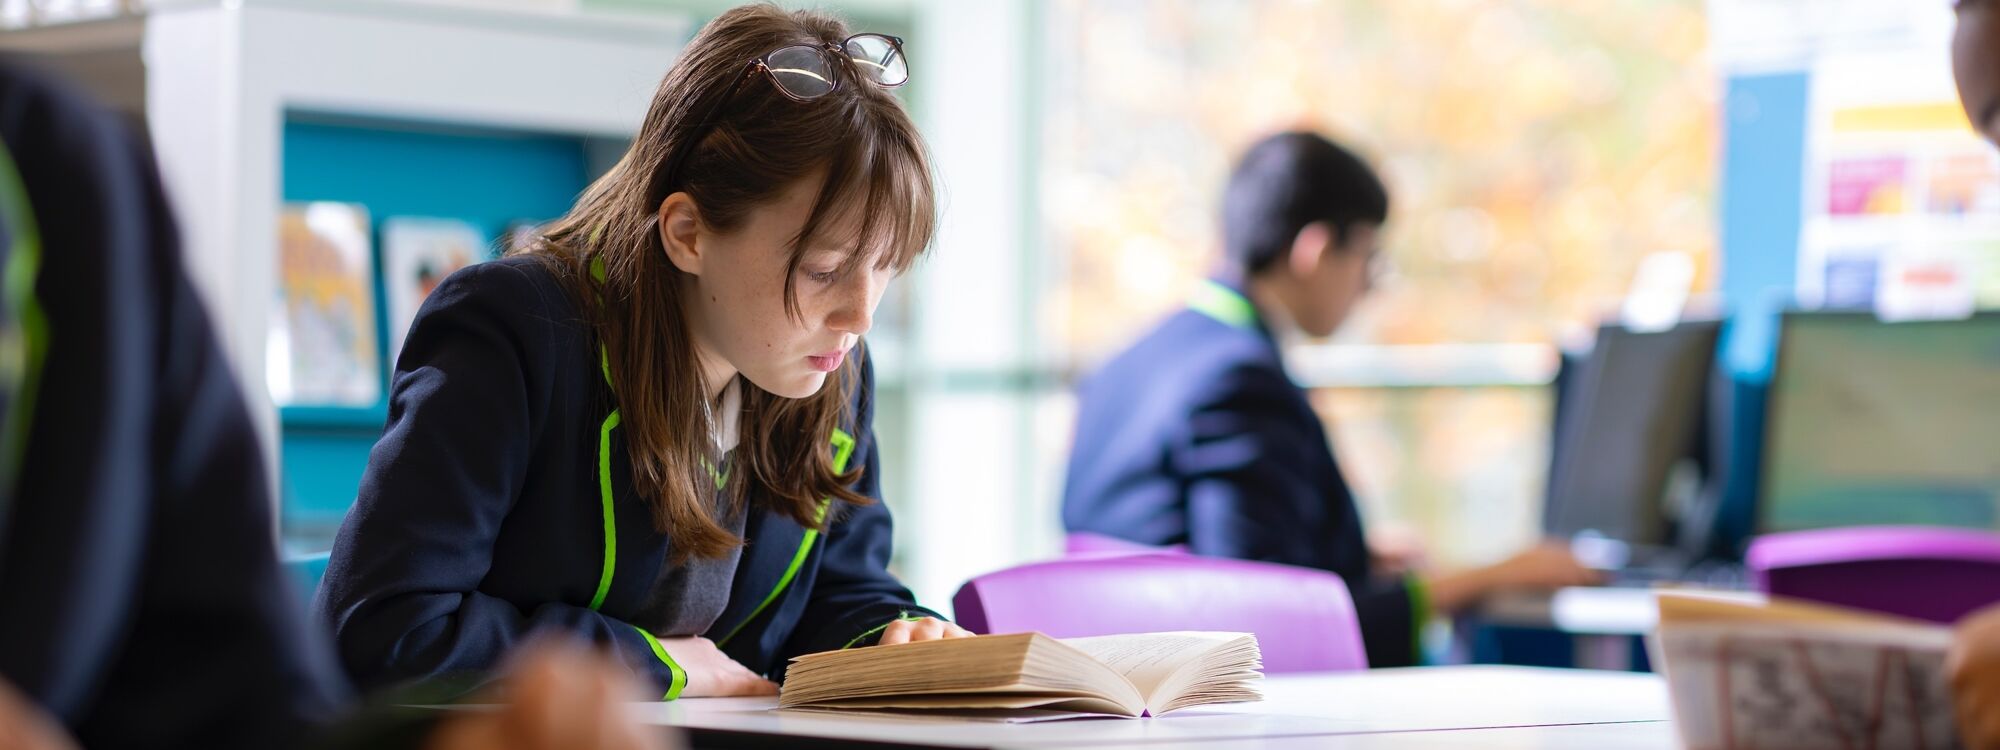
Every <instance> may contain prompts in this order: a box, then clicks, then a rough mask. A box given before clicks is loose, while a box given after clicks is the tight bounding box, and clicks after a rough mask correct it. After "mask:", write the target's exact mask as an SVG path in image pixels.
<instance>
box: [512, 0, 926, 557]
mask: <svg viewBox="0 0 2000 750" xmlns="http://www.w3.org/2000/svg"><path fill="white" fill-rule="evenodd" d="M847 36H848V31H847V29H846V27H845V25H844V24H843V23H841V21H840V20H839V19H837V18H834V17H832V16H830V15H826V14H823V13H818V12H811V11H787V10H784V9H782V8H779V7H777V6H775V5H769V4H760V5H746V6H742V7H738V8H735V9H732V10H730V11H728V12H726V13H723V14H722V15H721V16H718V17H717V18H716V19H715V20H713V21H711V22H709V24H708V25H707V26H706V27H704V28H703V29H702V30H701V32H700V33H699V34H696V35H695V38H694V39H693V40H692V41H690V42H688V44H687V46H686V48H684V49H683V50H682V52H681V57H680V59H679V60H678V61H676V62H675V63H674V65H673V67H672V68H671V69H669V70H668V71H667V74H666V78H665V79H664V80H662V81H661V82H660V87H659V90H658V91H657V92H656V93H655V94H654V95H653V103H652V107H651V108H650V109H649V110H648V111H647V113H646V121H645V124H644V125H643V126H642V127H641V128H640V130H639V134H638V136H637V138H635V139H634V140H633V142H632V147H631V149H630V150H628V151H626V152H625V156H624V157H623V158H621V159H620V160H619V161H618V163H617V165H616V166H613V167H612V168H611V170H610V171H609V172H607V173H606V174H605V175H604V176H603V177H602V178H599V179H598V180H597V181H596V182H595V183H593V184H591V186H590V187H589V188H588V189H587V190H585V191H584V193H583V196H582V197H581V198H579V199H578V200H577V203H576V206H575V207H574V208H572V209H571V210H570V212H569V214H568V215H567V216H564V217H563V218H561V219H558V220H556V221H555V222H553V223H551V224H550V225H549V227H548V228H547V229H545V230H544V232H543V234H542V236H541V238H540V239H538V240H537V241H536V242H534V243H531V244H530V245H528V246H527V247H525V248H520V249H517V251H516V252H526V253H530V254H534V255H537V256H540V257H542V258H544V259H545V260H546V261H548V264H549V265H550V266H551V267H552V268H554V269H555V270H556V272H557V274H558V276H559V277H561V278H562V279H564V281H565V283H566V285H567V286H568V287H570V289H571V290H572V293H573V294H574V295H575V296H576V298H577V304H578V306H579V308H580V309H582V310H584V311H585V312H584V315H585V317H586V318H587V319H588V320H589V322H590V324H591V327H592V330H593V331H594V333H595V335H596V336H597V339H598V342H599V343H601V344H602V346H603V347H604V353H605V366H606V368H607V370H608V374H609V376H610V379H611V388H612V393H613V395H614V397H615V398H616V399H617V401H618V406H619V408H620V410H621V421H622V423H623V426H624V428H625V442H626V446H627V450H628V453H629V455H630V457H631V463H632V474H633V476H632V480H633V481H632V484H633V487H634V488H635V489H636V490H637V492H638V494H639V495H640V496H641V497H642V498H645V499H646V500H647V502H648V504H649V505H650V506H651V508H652V511H653V520H654V523H655V525H656V526H658V528H659V529H660V531H661V533H664V534H666V535H667V536H668V538H669V540H670V542H671V543H672V545H673V546H674V548H675V550H676V553H675V554H676V558H677V559H686V558H687V557H688V556H695V557H704V558H713V557H718V556H721V555H723V554H726V553H727V552H728V551H729V550H731V549H733V548H735V547H737V546H739V545H741V544H742V543H743V540H742V539H740V538H738V537H737V536H736V535H734V534H732V533H730V532H729V531H728V530H726V529H725V528H723V526H722V525H721V523H720V522H719V520H718V518H717V514H716V510H715V503H714V494H713V493H714V487H715V485H714V483H713V480H712V479H711V478H710V475H709V473H708V469H707V466H706V464H705V462H706V461H708V460H710V459H711V458H712V456H711V453H712V447H711V444H710V442H709V425H708V423H707V417H706V415H705V411H704V406H705V405H704V403H703V400H704V399H707V398H708V394H709V393H710V387H709V386H710V385H711V384H707V383H704V382H702V381H703V376H702V373H701V368H700V367H698V366H697V365H696V363H695V344H694V339H693V333H692V331H691V330H690V328H689V325H688V317H687V313H686V310H685V308H684V307H683V295H685V294H687V293H688V291H687V290H688V288H689V287H688V283H689V281H690V278H688V277H687V274H686V273H684V272H682V271H681V270H680V269H678V268H676V267H675V266H674V265H673V264H672V263H671V262H669V261H668V260H667V255H666V250H665V247H664V246H663V245H662V244H661V239H660V226H659V207H660V204H661V202H663V201H665V200H666V198H667V197H668V196H669V195H672V194H673V193H676V192H684V193H687V194H688V196H689V197H690V198H692V199H693V201H694V204H695V206H696V207H697V210H698V212H699V216H700V221H701V222H702V225H703V226H704V227H706V228H708V229H711V230H713V231H718V232H727V231H731V230H733V229H736V228H738V227H739V226H740V225H741V223H742V221H743V219H744V217H745V214H746V213H747V212H748V211H750V210H751V209H752V208H755V207H756V206H758V205H761V204H764V203H768V202H769V201H771V200H773V199H775V198H776V197H777V196H778V195H779V194H780V193H782V192H783V191H784V190H785V188H786V187H787V186H789V185H791V184H793V183H794V182H795V181H797V180H799V179H803V178H806V177H808V176H813V175H820V174H823V175H825V178H824V180H825V181H824V182H823V183H822V184H821V186H820V190H819V195H818V198H817V199H816V200H815V201H814V202H813V207H812V212H811V214H810V215H809V217H808V218H807V220H806V223H805V226H804V228H803V229H802V230H801V231H800V232H799V235H798V237H796V238H794V240H793V244H792V248H791V262H790V264H789V266H788V270H787V272H786V280H785V287H784V288H785V297H786V299H785V307H786V310H788V311H789V312H791V313H792V314H793V315H794V316H797V315H799V314H800V313H799V308H798V300H797V297H796V290H795V289H794V285H793V279H794V278H795V277H796V275H797V269H798V265H799V262H800V259H801V257H802V256H803V254H804V252H803V251H804V249H805V248H807V247H815V246H819V243H817V242H815V240H819V239H825V240H827V241H829V243H831V242H835V241H838V242H848V241H852V242H853V243H854V245H853V248H854V252H851V253H849V254H848V256H847V260H846V265H847V267H848V268H847V269H846V270H852V267H854V266H856V265H858V264H860V263H862V262H865V261H868V260H870V259H872V260H873V261H874V262H875V264H876V266H877V267H878V268H893V269H894V270H896V271H899V272H900V271H902V270H904V269H907V268H908V267H909V266H910V265H911V264H913V263H915V262H916V259H917V257H918V256H919V255H921V254H922V253H923V252H924V249H925V248H926V247H927V246H928V245H929V244H930V239H931V234H932V230H933V227H934V224H935V215H934V211H935V208H934V206H935V204H934V196H933V192H932V184H931V171H930V161H929V157H928V156H927V155H926V153H925V148H924V143H923V139H922V137H921V136H920V135H919V134H918V133H917V129H916V125H915V124H914V123H912V122H911V121H910V117H909V115H908V114H907V113H905V112H904V111H903V107H902V105H901V104H899V103H898V102H897V101H896V99H895V97H893V96H891V95H890V94H889V93H888V92H887V91H885V90H884V89H882V88H881V87H879V86H876V85H874V84H872V83H868V82H865V81H863V80H861V79H860V78H859V77H858V76H855V75H854V74H853V71H852V70H842V71H837V73H836V74H837V75H843V76H845V77H844V78H843V80H842V81H841V83H840V90H838V91H835V92H834V93H833V94H832V95H829V96H823V97H820V98H818V99H814V100H811V101H806V102H799V101H794V100H792V99H790V98H788V97H786V96H784V95H783V94H782V93H780V92H778V91H777V90H776V88H775V87H774V86H773V85H772V84H771V82H770V81H769V80H744V81H742V82H741V85H740V87H739V88H738V89H737V90H736V91H735V93H734V94H733V95H730V96H729V98H728V104H727V106H725V107H723V108H722V109H721V110H720V111H716V112H714V113H713V117H712V119H709V120H708V125H709V126H710V127H709V129H708V130H707V131H706V132H705V134H702V135H700V138H701V140H700V141H699V142H696V143H694V144H693V147H692V150H691V151H689V152H688V154H687V156H685V157H684V160H683V163H682V164H681V165H680V167H679V168H678V169H677V170H676V173H677V177H675V178H672V179H673V180H674V182H675V183H677V184H667V182H668V180H669V179H670V178H669V176H668V175H667V174H666V170H667V166H668V165H667V164H666V162H667V161H668V159H669V156H670V155H671V154H673V153H674V152H675V151H676V150H678V149H679V147H680V145H681V144H682V143H683V141H686V140H687V139H689V138H693V137H696V131H697V130H700V128H701V126H702V125H703V122H702V120H703V119H705V118H704V115H708V114H710V113H711V111H712V110H714V109H715V105H716V102H718V101H720V100H722V98H723V97H724V95H725V93H726V92H727V91H728V90H729V88H730V87H731V85H732V84H735V83H736V82H737V79H738V78H739V77H741V76H743V75H745V71H746V66H747V65H748V64H749V62H750V61H751V60H754V59H756V58H757V57H759V56H761V55H764V54H766V53H769V52H771V51H773V50H776V49H779V48H781V47H785V46H787V45H794V44H811V45H815V46H819V45H826V44H839V43H840V41H841V40H843V39H845V38H846V37H847ZM843 67H844V66H843ZM757 77H758V78H759V79H762V78H763V76H762V75H761V74H757ZM848 212H854V213H852V214H850V213H848ZM846 215H856V216H859V217H861V230H860V233H859V236H858V237H853V238H848V237H839V238H832V237H827V238H821V237H818V235H821V234H824V233H826V232H828V231H829V225H830V224H833V223H835V222H834V221H833V219H834V218H835V217H840V216H846ZM828 246H838V245H832V244H829V245H828ZM877 251H879V254H877ZM593 269H601V274H600V273H593ZM861 359H862V357H859V356H857V357H850V358H849V359H848V361H847V364H846V365H844V366H842V367H841V368H840V370H838V371H837V372H836V373H834V376H833V377H832V378H829V379H828V382H827V385H826V386H825V387H822V388H821V389H820V391H819V393H817V394H814V395H812V396H808V397H806V398H800V399H788V398H784V397H780V396H777V395H774V394H771V393H769V392H767V391H764V390H763V389H761V388H757V387H755V386H754V385H752V384H750V383H749V382H748V381H747V380H746V381H745V382H744V383H743V414H742V421H741V423H740V424H741V432H740V434H741V436H742V438H741V442H740V443H739V444H738V447H737V448H736V450H735V456H734V457H733V458H732V459H731V462H732V467H731V470H730V478H729V485H730V493H731V494H730V498H731V505H730V509H731V511H732V512H733V511H734V510H735V509H737V508H739V507H740V503H741V502H742V498H743V497H744V490H745V487H746V485H748V484H755V485H759V486H762V487H763V488H765V490H766V493H765V495H766V497H767V498H768V501H769V503H770V505H771V510H774V511H776V512H778V513H781V514H783V515H785V516H787V517H790V518H791V519H792V520H795V521H797V522H799V523H800V524H802V525H806V526H816V525H819V524H822V523H828V522H830V518H822V517H821V515H820V511H819V502H820V500H821V499H822V498H838V499H839V500H841V501H844V502H847V503H853V504H857V505H859V504H867V503H869V502H872V501H871V500H870V499H869V498H868V497H866V496H863V495H860V494H858V493H856V492H854V491H853V490H850V489H848V485H850V484H852V483H853V482H854V481H855V480H856V479H857V478H859V476H860V469H859V467H849V468H848V469H847V471H845V472H840V471H836V470H835V469H834V466H833V452H832V449H831V447H830V444H829V442H828V441H829V438H830V436H831V434H832V432H833V430H834V429H835V428H836V427H839V426H840V425H842V424H843V423H845V422H846V421H847V420H848V419H851V417H852V415H850V414H848V413H847V412H848V404H849V401H850V399H851V398H852V397H853V396H854V395H855V393H854V389H856V388H858V387H860V383H859V381H860V375H859V371H858V370H857V368H858V367H859V366H860V361H861ZM713 385H717V386H719V385H720V384H713ZM857 437H858V436H857ZM827 515H828V516H831V515H832V514H830V513H829V514H827Z"/></svg>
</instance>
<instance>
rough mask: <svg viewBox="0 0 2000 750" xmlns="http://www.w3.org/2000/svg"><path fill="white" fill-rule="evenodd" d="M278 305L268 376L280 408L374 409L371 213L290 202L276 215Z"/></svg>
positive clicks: (377, 380) (377, 388) (377, 383)
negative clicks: (369, 238)
mask: <svg viewBox="0 0 2000 750" xmlns="http://www.w3.org/2000/svg"><path fill="white" fill-rule="evenodd" d="M277 266H278V268H277V273H278V285H277V292H278V295H277V296H278V299H277V300H276V303H277V304H276V306H275V308H274V310H273V314H272V315H271V328H270V337H269V342H268V343H269V346H268V349H267V350H266V353H265V357H266V363H265V377H266V380H267V383H268V385H269V387H270V389H271V399H272V400H273V401H274V402H276V403H277V405H279V406H352V407H372V406H374V405H375V404H376V403H377V402H379V401H380V400H381V398H382V385H381V367H380V364H379V363H378V361H377V355H376V353H375V284H374V280H375V269H374V254H373V248H372V247H371V246H370V244H369V241H368V209H366V208H364V207H362V206H359V205H355V204H349V203H326V202H316V203H292V204H287V205H286V206H285V210H284V212H283V213H282V214H281V215H280V216H279V217H278V264H277Z"/></svg>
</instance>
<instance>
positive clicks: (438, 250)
mask: <svg viewBox="0 0 2000 750" xmlns="http://www.w3.org/2000/svg"><path fill="white" fill-rule="evenodd" d="M486 257H487V251H486V237H485V236H484V235H482V234H480V232H479V228H478V227H475V226H473V225H471V224H468V223H466V222H463V221H458V220H456V219H428V218H414V217H400V216H399V217H393V218H390V219H386V220H384V221H383V222H382V288H383V289H384V290H385V291H384V293H385V294H387V295H388V297H389V300H388V301H389V304H388V316H389V320H388V323H389V325H388V329H389V342H390V345H389V361H390V362H391V363H394V362H395V361H396V357H397V355H398V354H399V353H400V352H402V351H403V339H404V337H406V336H408V335H409V331H410V323H412V322H414V321H415V320H416V319H417V310H418V309H420V308H422V307H423V304H424V300H425V299H426V298H428V297H429V296H430V294H431V291H432V290H434V289H437V286H438V284H440V283H443V282H444V279H445V277H447V276H450V275H451V274H452V273H453V272H454V271H457V270H458V269H461V268H464V267H466V266H469V265H472V264H474V263H477V262H479V261H482V260H485V259H486Z"/></svg>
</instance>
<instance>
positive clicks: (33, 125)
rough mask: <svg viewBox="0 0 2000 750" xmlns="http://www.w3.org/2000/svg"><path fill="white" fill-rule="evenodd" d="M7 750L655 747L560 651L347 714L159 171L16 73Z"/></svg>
mask: <svg viewBox="0 0 2000 750" xmlns="http://www.w3.org/2000/svg"><path fill="white" fill-rule="evenodd" d="M0 145H3V146H4V148H0V253H4V256H5V257H4V259H0V750H17V749H18V750H27V749H29V748H34V749H38V750H39V749H54V748H68V747H76V746H83V747H99V748H126V747H201V748H292V747H427V748H438V749H439V750H443V749H445V748H551V749H553V748H620V749H625V748H631V749H633V750H638V749H640V748H657V747H661V746H662V745H663V744H664V743H665V739H664V737H662V736H657V735H656V734H649V732H656V730H649V729H646V728H642V727H640V726H638V725H637V724H636V722H634V721H633V720H632V719H631V717H629V716H626V715H625V714H624V713H623V705H622V704H623V701H625V700H629V699H632V698H636V697H638V696H639V693H638V692H637V686H636V685H635V684H633V681H632V680H631V678H630V676H629V675H627V674H625V673H623V672H621V671H619V670H616V669H615V668H612V667H610V666H609V665H608V664H606V663H604V662H603V661H602V660H601V659H600V657H598V656H596V655H594V654H591V653H588V652H586V651H583V650H581V649H580V648H579V647H577V646H574V645H570V644H564V643H556V642H549V643H545V644H541V645H540V646H539V647H538V648H534V649H529V650H528V651H529V653H524V654H519V655H517V661H516V662H515V663H514V665H513V668H512V669H510V670H508V671H507V672H506V676H505V677H503V678H502V679H501V680H500V681H499V682H498V683H497V684H495V685H494V686H493V687H492V688H490V689H489V692H486V693H483V694H482V695H481V696H478V697H474V698H472V699H471V700H472V701H474V702H496V701H504V703H503V704H502V705H501V707H500V708H499V709H498V710H495V711H488V712H479V713H466V714H451V715H450V716H449V718H444V717H446V714H444V713H441V712H432V713H417V712H411V711H402V710H397V709H395V708H393V707H390V706H378V707H376V708H373V709H368V710H358V711H357V710H355V709H353V708H351V707H350V706H351V703H352V700H351V697H350V695H349V693H348V688H347V686H346V685H345V683H344V681H343V680H342V678H341V677H340V675H339V672H338V670H337V669H336V668H335V666H334V662H333V658H332V654H331V652H330V651H329V650H328V649H327V648H326V646H325V644H324V642H323V639H321V638H318V637H316V635H317V633H316V632H315V631H314V630H313V629H312V628H309V627H307V626H306V618H305V616H304V615H305V613H304V611H303V608H302V607H301V606H300V605H299V602H300V598H299V597H298V596H297V595H295V594H294V593H293V592H292V591H290V590H289V586H288V584H287V582H286V580H285V578H284V576H283V573H282V572H281V570H280V568H279V564H278V560H277V551H276V547H275V545H274V544H273V540H272V537H271V529H272V528H273V526H272V523H271V517H270V513H271V498H270V494H269V490H268V484H267V482H266V475H265V473H264V472H265V469H264V466H263V463H262V459H261V457H260V454H259V451H258V447H257V440H256V436H255V434H254V432H253V430H252V428H251V425H250V420H249V414H248V411H247V409H246V408H245V405H244V402H243V395H242V393H241V392H240V391H239V390H238V389H237V385H236V381H235V379H234V378H233V377H232V376H231V374H230V372H229V370H228V367H227V365H226V364H225V362H224V360H223V356H222V351H221V349H220V347H219V345H218V343H217V339H216V334H215V331H214V330H213V329H212V327H211V326H210V322H209V319H208V315H207V313H206V312H205V311H204V310H203V308H202V306H201V304H200V302H199V300H198V299H197V298H196V295H195V292H194V288H193V287H192V285H191V284H190V282H189V279H188V276H187V274H186V273H185V272H184V270H183V269H182V265H181V263H182V261H181V249H180V238H179V234H178V233H177V230H176V228H175V223H174V221H173V217H172V215H171V212H170V211H169V206H168V204H167V200H166V197H165V194H164V191H163V189H162V187H161V184H160V179H159V176H158V174H157V173H156V170H155V167H154V166H153V161H152V158H151V156H150V154H149V153H148V152H147V151H146V150H145V149H144V148H143V147H142V146H141V144H140V142H139V141H138V140H137V139H136V138H134V137H132V135H131V134H130V133H129V132H127V130H126V129H125V127H124V125H123V124H122V123H121V122H119V121H118V120H117V119H116V118H115V117H113V116H112V115H111V114H109V113H108V112H105V111H103V110H101V109H100V108H98V107H97V106H96V105H94V104H92V103H90V102H88V101H87V100H86V99H84V98H83V97H81V96H79V95H77V94H74V93H72V92H70V91H68V90H67V89H65V88H64V87H63V86H62V85H60V84H58V83H57V82H55V81H53V80H50V79H47V78H44V77H42V76H40V75H38V74H35V73H32V72H29V71H26V70H24V69H22V68H20V67H19V66H17V65H16V64H14V63H13V62H12V61H5V60H0Z"/></svg>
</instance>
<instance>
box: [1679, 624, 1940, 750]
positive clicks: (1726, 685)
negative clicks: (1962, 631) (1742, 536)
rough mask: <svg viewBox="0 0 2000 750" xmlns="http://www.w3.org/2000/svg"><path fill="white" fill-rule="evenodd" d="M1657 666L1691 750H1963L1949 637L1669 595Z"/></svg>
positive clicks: (1929, 627)
mask: <svg viewBox="0 0 2000 750" xmlns="http://www.w3.org/2000/svg"><path fill="white" fill-rule="evenodd" d="M1659 604H1660V624H1659V629H1658V630H1657V631H1655V633H1654V635H1653V643H1652V647H1653V649H1654V656H1655V659H1656V661H1657V663H1659V664H1660V665H1661V666H1662V669H1663V671H1664V672H1665V673H1666V676H1667V690H1668V693H1669V695H1670V696H1671V698H1672V701H1673V706H1674V721H1675V723H1676V724H1677V725H1678V726H1679V728H1680V732H1681V742H1682V744H1684V745H1685V746H1687V747H1690V748H1696V749H1697V750H1700V749H1702V748H1730V749H1731V750H1757V749H1759V748H1822V747H1833V748H1838V747H1854V748H1859V747H1901V748H1947V747H1957V746H1958V743H1957V738H1958V733H1957V726H1956V725H1955V724H1954V723H1953V713H1952V704H1951V693H1950V690H1949V688H1948V686H1947V684H1946V677H1945V669H1944V661H1945V652H1946V650H1947V649H1948V648H1949V647H1950V645H1951V630H1950V629H1949V628H1946V627H1944V626H1941V625H1933V624H1930V623H1926V622H1919V621H1915V620H1905V619H1902V618H1896V617H1889V616H1886V615H1877V614H1872V613H1867V612H1860V611H1855V610H1849V609H1844V608H1839V607H1830V606H1826V605H1821V604H1814V603H1809V602H1802V601H1796V600H1785V599H1776V600H1771V601H1767V602H1763V603H1743V602H1737V601H1721V600H1715V599H1711V598H1705V597H1701V596H1700V595H1692V594H1673V593H1666V592H1662V593H1661V594H1660V595H1659Z"/></svg>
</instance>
